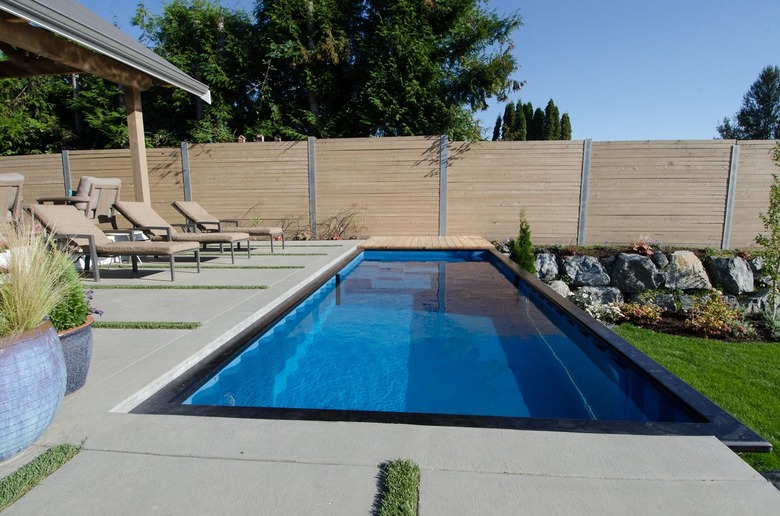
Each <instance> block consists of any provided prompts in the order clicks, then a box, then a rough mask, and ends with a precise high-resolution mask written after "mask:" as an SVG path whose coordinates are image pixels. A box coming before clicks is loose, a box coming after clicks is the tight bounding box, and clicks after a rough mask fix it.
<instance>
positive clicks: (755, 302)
mask: <svg viewBox="0 0 780 516" xmlns="http://www.w3.org/2000/svg"><path fill="white" fill-rule="evenodd" d="M769 292H770V290H769V289H768V288H763V289H761V290H759V291H758V292H756V293H755V294H751V295H749V296H744V297H742V298H740V300H739V304H740V305H742V307H743V308H744V309H745V311H747V313H748V314H750V315H758V314H760V313H761V312H763V311H764V310H768V309H770V308H771V306H772V304H771V303H770V301H769ZM775 306H780V296H778V298H777V299H775Z"/></svg>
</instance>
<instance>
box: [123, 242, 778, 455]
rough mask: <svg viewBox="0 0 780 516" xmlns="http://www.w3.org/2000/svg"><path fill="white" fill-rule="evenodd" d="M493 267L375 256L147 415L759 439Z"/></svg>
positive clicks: (160, 399) (494, 257) (362, 259)
mask: <svg viewBox="0 0 780 516" xmlns="http://www.w3.org/2000/svg"><path fill="white" fill-rule="evenodd" d="M545 289H546V287H544V286H541V284H540V283H539V282H538V281H536V280H535V278H532V277H530V276H529V275H527V274H524V273H523V272H522V271H519V270H518V269H517V268H516V267H514V266H513V265H512V264H511V263H508V262H507V260H506V259H505V258H504V257H502V256H501V255H499V254H497V253H493V252H490V251H466V252H464V251H460V252H430V251H429V252H420V251H408V252H399V251H386V252H376V251H365V252H362V253H360V254H359V255H358V256H356V257H354V258H352V259H351V260H350V261H349V263H346V264H345V265H344V266H343V267H341V268H340V270H339V271H338V272H337V273H336V274H333V275H331V276H330V277H328V278H325V280H324V283H322V284H321V285H320V286H319V287H318V288H316V289H315V290H314V291H313V292H312V293H311V294H310V295H308V296H307V297H306V298H305V299H303V300H302V301H301V302H300V303H298V304H296V305H294V306H291V307H289V309H287V310H286V311H285V312H284V313H282V314H280V315H279V317H277V318H276V320H275V321H274V322H273V323H272V324H268V325H265V326H264V327H263V328H262V329H260V330H259V331H258V332H256V334H255V335H252V336H248V337H246V338H243V339H241V340H240V341H237V342H236V343H234V344H233V345H232V346H230V348H229V349H226V350H224V351H222V352H220V353H219V354H218V355H217V356H214V357H212V359H211V360H209V361H208V363H206V364H205V365H204V366H203V367H201V368H199V370H198V371H197V372H195V373H193V374H191V375H189V376H188V377H186V378H184V379H182V380H181V381H177V382H174V384H175V385H176V387H175V388H174V387H171V388H169V389H166V390H165V391H164V392H162V393H160V394H158V395H157V396H155V397H154V398H153V399H152V400H149V401H148V402H146V403H145V404H143V405H142V406H141V407H139V408H138V409H137V410H136V411H140V412H155V413H160V412H163V413H177V414H200V415H216V416H233V417H265V418H292V419H325V420H347V421H379V422H400V423H415V424H439V425H460V426H464V425H468V426H486V427H504V428H538V429H559V430H580V431H602V432H603V431H606V432H630V433H646V434H679V433H683V434H695V435H700V434H711V435H716V436H718V437H719V438H721V440H723V441H724V442H726V444H728V445H729V446H732V448H735V449H742V450H747V449H751V450H755V449H759V448H762V447H765V445H766V443H765V442H764V441H763V439H761V438H760V437H759V436H757V435H756V434H754V433H753V432H751V431H750V430H749V429H747V428H746V427H744V425H742V424H741V423H739V422H738V421H737V420H735V419H734V418H733V417H731V416H730V415H728V414H727V413H725V412H724V411H722V410H721V409H719V408H718V407H717V406H715V405H714V404H712V403H711V402H710V401H709V400H707V399H706V398H704V397H703V396H701V395H700V394H698V393H697V392H696V391H694V390H693V389H691V388H690V387H688V386H687V385H685V384H684V383H683V382H681V381H680V380H679V379H677V378H676V377H674V376H672V375H671V374H670V373H668V372H667V371H665V370H663V368H660V366H658V365H657V364H655V363H653V362H652V361H650V360H649V359H648V358H647V357H645V356H644V355H642V354H641V353H639V352H638V351H637V350H635V349H634V348H633V347H631V346H630V345H629V344H627V343H626V342H625V341H622V339H619V338H618V337H617V336H615V335H614V334H613V333H612V332H610V331H609V330H607V329H606V328H604V327H603V326H601V325H599V324H598V323H595V322H594V321H593V320H591V319H589V318H588V316H587V315H585V314H584V313H583V312H581V311H580V310H578V309H577V308H576V307H573V305H571V304H570V303H568V302H567V301H565V300H563V299H562V298H559V299H556V298H555V297H550V296H548V295H547V293H546V292H545Z"/></svg>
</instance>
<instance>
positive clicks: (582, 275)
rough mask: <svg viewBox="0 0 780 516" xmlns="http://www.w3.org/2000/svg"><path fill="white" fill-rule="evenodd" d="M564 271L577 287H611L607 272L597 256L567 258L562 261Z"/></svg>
mask: <svg viewBox="0 0 780 516" xmlns="http://www.w3.org/2000/svg"><path fill="white" fill-rule="evenodd" d="M561 265H562V266H563V271H564V272H565V273H566V275H567V276H569V277H570V278H571V280H572V281H571V285H573V286H575V287H602V286H606V285H609V282H610V277H609V274H607V270H606V269H605V268H604V266H603V265H602V264H601V262H599V259H598V258H596V257H595V256H567V257H565V258H563V259H562V260H561Z"/></svg>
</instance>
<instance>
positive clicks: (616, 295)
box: [577, 287, 623, 305]
mask: <svg viewBox="0 0 780 516" xmlns="http://www.w3.org/2000/svg"><path fill="white" fill-rule="evenodd" d="M577 294H578V296H579V297H581V298H582V299H583V300H584V301H585V304H586V305H606V304H609V303H622V302H623V294H622V293H621V292H620V290H618V289H616V288H615V287H581V288H579V289H577Z"/></svg>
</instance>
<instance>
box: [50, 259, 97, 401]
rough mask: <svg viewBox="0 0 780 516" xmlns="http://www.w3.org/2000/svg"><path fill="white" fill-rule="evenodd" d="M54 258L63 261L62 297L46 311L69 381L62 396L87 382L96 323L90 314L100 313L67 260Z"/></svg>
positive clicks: (71, 263) (73, 267)
mask: <svg viewBox="0 0 780 516" xmlns="http://www.w3.org/2000/svg"><path fill="white" fill-rule="evenodd" d="M56 259H58V260H62V261H63V264H62V269H63V271H64V272H63V274H62V277H61V278H60V280H59V281H60V283H61V285H62V287H63V288H64V290H65V295H64V297H63V298H62V300H61V301H60V302H59V303H58V304H57V306H55V307H54V308H53V309H52V310H51V311H50V312H49V320H51V323H52V325H54V329H55V330H56V331H57V334H58V335H59V337H60V344H61V345H62V352H63V355H64V356H65V369H66V370H67V378H68V379H67V386H66V388H65V394H70V393H72V392H74V391H76V390H78V389H80V388H81V387H83V386H84V382H86V381H87V373H88V372H89V364H90V362H91V361H92V323H93V322H95V320H94V319H93V317H92V314H98V315H100V314H101V313H102V312H101V311H100V310H94V309H93V308H92V306H91V305H90V302H91V300H92V291H91V290H85V289H84V286H83V285H82V284H81V277H80V275H79V273H78V271H77V270H76V267H75V266H74V264H73V262H72V261H71V259H70V257H68V256H67V255H66V254H64V253H58V256H57V258H56Z"/></svg>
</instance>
